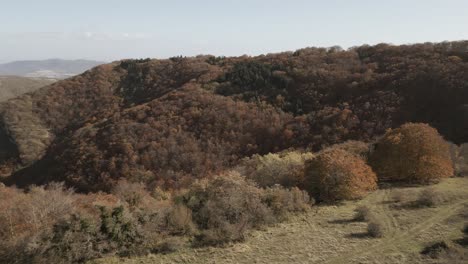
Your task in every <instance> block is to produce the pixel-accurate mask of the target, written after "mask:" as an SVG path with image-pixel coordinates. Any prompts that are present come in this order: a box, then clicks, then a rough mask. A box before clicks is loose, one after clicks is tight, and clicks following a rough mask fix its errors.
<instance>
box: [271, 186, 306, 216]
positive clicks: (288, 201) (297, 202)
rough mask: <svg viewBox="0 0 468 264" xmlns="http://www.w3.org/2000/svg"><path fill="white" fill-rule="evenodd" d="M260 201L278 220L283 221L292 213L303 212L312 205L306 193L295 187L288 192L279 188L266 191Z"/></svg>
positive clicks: (275, 187)
mask: <svg viewBox="0 0 468 264" xmlns="http://www.w3.org/2000/svg"><path fill="white" fill-rule="evenodd" d="M262 200H263V202H264V203H265V204H266V205H267V206H268V207H269V208H270V209H271V210H273V214H274V215H275V217H276V218H277V219H278V220H284V219H286V218H287V217H288V216H289V215H290V214H291V213H294V212H304V211H306V210H307V209H309V208H310V206H311V205H312V204H313V203H314V201H313V199H312V200H311V198H310V197H309V194H308V193H307V192H306V191H302V190H300V189H299V188H297V187H293V188H291V189H290V190H288V189H285V188H283V187H281V186H274V187H272V188H268V189H266V190H265V193H264V194H263V198H262Z"/></svg>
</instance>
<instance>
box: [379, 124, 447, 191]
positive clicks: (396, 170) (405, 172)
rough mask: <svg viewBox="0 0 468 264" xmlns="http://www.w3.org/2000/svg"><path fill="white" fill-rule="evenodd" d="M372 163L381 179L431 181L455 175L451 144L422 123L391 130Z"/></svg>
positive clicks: (380, 141) (415, 181)
mask: <svg viewBox="0 0 468 264" xmlns="http://www.w3.org/2000/svg"><path fill="white" fill-rule="evenodd" d="M370 163H371V165H372V167H373V168H374V170H375V171H376V172H377V175H378V177H379V180H381V181H401V182H410V183H422V184H428V183H433V182H438V181H440V180H441V179H442V178H447V177H450V176H453V174H454V169H453V164H452V160H451V157H450V151H449V145H448V144H447V142H446V141H445V140H444V139H443V138H442V136H440V135H439V133H438V132H437V130H436V129H434V128H432V127H430V126H429V125H427V124H420V123H407V124H404V125H402V126H401V127H399V128H397V129H393V130H389V131H388V132H387V133H386V134H385V135H384V136H383V137H382V138H381V139H380V140H379V141H378V143H377V144H376V145H375V149H374V151H373V153H372V154H371V156H370Z"/></svg>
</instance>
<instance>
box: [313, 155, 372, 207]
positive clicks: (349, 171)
mask: <svg viewBox="0 0 468 264" xmlns="http://www.w3.org/2000/svg"><path fill="white" fill-rule="evenodd" d="M304 185H305V187H306V189H307V190H308V191H309V193H310V194H311V195H313V196H314V197H315V198H316V199H318V200H321V201H336V200H353V199H360V198H362V197H364V196H365V195H366V194H367V193H368V192H369V191H372V190H375V189H377V176H376V175H375V173H374V172H373V171H372V169H371V168H370V167H369V166H368V165H367V164H366V163H365V162H364V160H362V159H361V158H360V157H359V156H357V155H355V154H352V153H349V152H347V151H345V150H343V149H339V148H329V149H326V150H324V151H322V152H321V153H319V154H318V155H317V156H315V157H314V158H313V159H311V160H309V161H308V162H306V169H305V182H304Z"/></svg>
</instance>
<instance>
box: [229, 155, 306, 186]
mask: <svg viewBox="0 0 468 264" xmlns="http://www.w3.org/2000/svg"><path fill="white" fill-rule="evenodd" d="M312 157H313V154H312V153H309V152H306V153H301V152H297V151H291V152H283V153H275V154H273V153H269V154H267V155H264V156H261V155H257V154H256V155H253V156H252V157H250V158H246V159H244V160H243V161H242V162H241V164H240V165H239V166H238V167H237V170H238V171H239V172H240V173H241V174H242V175H245V176H246V177H247V178H249V179H252V180H253V181H255V182H256V183H257V184H258V185H259V186H260V187H271V186H274V185H275V184H280V185H281V186H284V187H294V186H300V185H301V184H302V182H303V178H304V163H305V161H306V160H307V159H310V158H312Z"/></svg>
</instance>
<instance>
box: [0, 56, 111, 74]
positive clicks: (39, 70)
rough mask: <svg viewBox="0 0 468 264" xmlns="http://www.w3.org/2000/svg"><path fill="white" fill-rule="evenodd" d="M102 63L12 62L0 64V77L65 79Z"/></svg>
mask: <svg viewBox="0 0 468 264" xmlns="http://www.w3.org/2000/svg"><path fill="white" fill-rule="evenodd" d="M104 63H105V62H101V61H92V60H62V59H49V60H28V61H13V62H9V63H4V64H0V75H16V76H24V77H43V78H53V79H65V78H68V77H71V76H74V75H77V74H80V73H83V72H84V71H86V70H89V69H91V68H93V67H95V66H97V65H100V64H104Z"/></svg>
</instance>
